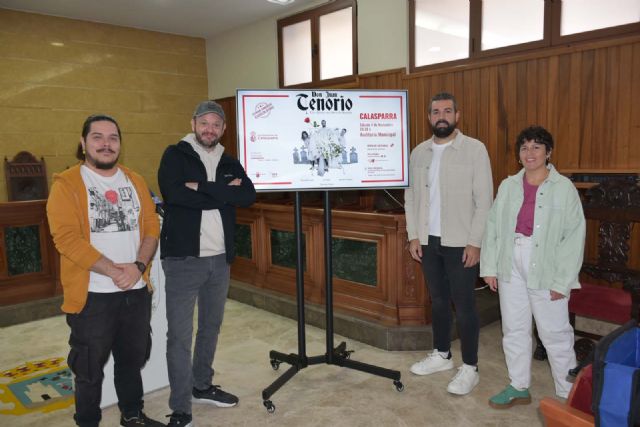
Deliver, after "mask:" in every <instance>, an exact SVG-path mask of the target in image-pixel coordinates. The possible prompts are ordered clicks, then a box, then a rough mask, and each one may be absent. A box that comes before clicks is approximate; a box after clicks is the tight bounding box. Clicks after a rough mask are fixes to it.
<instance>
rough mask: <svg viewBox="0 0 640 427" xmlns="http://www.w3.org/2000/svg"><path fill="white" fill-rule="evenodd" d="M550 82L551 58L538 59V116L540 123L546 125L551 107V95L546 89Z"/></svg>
mask: <svg viewBox="0 0 640 427" xmlns="http://www.w3.org/2000/svg"><path fill="white" fill-rule="evenodd" d="M548 82H549V60H548V58H540V59H538V75H537V76H536V83H535V84H536V108H537V111H536V117H537V120H538V124H540V125H541V126H546V120H547V109H548V108H549V97H548V95H549V94H548V92H547V90H546V88H547V85H548Z"/></svg>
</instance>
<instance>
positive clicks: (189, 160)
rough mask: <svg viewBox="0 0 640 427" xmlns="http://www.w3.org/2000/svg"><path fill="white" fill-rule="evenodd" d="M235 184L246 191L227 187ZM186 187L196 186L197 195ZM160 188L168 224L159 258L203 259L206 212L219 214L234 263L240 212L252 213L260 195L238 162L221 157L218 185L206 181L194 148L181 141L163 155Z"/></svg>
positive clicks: (227, 249) (228, 252) (161, 240)
mask: <svg viewBox="0 0 640 427" xmlns="http://www.w3.org/2000/svg"><path fill="white" fill-rule="evenodd" d="M236 178H240V179H241V180H242V185H240V186H233V185H228V183H229V182H231V181H233V180H234V179H236ZM186 182H197V183H198V191H193V190H191V189H189V188H187V187H186V186H185V185H184V184H185V183H186ZM158 184H159V186H160V192H161V193H162V198H163V199H164V212H165V213H164V220H163V222H162V231H161V233H160V242H161V244H160V257H161V258H165V257H186V256H195V257H197V256H199V255H200V222H201V220H202V211H203V210H208V209H218V210H220V217H221V218H222V228H223V230H224V246H225V251H226V257H227V262H228V263H231V262H232V261H233V258H234V257H235V241H234V239H235V225H236V207H249V206H251V204H253V202H255V200H256V190H255V188H254V187H253V183H252V182H251V180H250V179H249V177H248V176H247V174H246V173H245V171H244V169H243V168H242V165H241V164H240V162H238V161H237V160H236V159H234V158H233V157H231V156H228V155H226V154H224V153H223V154H222V157H221V158H220V163H219V164H218V167H217V169H216V180H215V182H212V181H207V171H206V169H205V168H204V164H203V163H202V161H201V160H200V157H199V156H198V154H197V153H196V152H195V150H194V149H193V147H192V146H191V144H189V143H188V142H186V141H180V142H179V143H178V144H176V145H170V146H169V147H167V149H166V150H165V152H164V154H163V155H162V160H161V161H160V168H159V169H158Z"/></svg>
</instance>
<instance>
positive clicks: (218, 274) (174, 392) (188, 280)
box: [162, 254, 230, 414]
mask: <svg viewBox="0 0 640 427" xmlns="http://www.w3.org/2000/svg"><path fill="white" fill-rule="evenodd" d="M162 268H163V270H164V274H165V278H166V282H165V290H166V293H167V296H166V298H167V324H168V331H167V368H168V370H169V385H170V387H171V393H170V395H169V408H171V410H172V411H173V412H184V413H187V414H190V413H191V396H192V388H193V387H196V388H198V389H201V390H204V389H207V388H208V387H209V386H210V385H211V380H212V378H213V374H214V370H213V367H212V364H213V356H214V354H215V352H216V345H217V343H218V333H219V332H220V325H222V318H223V315H224V304H225V302H226V301H227V292H228V291H229V272H230V268H229V264H227V260H226V255H225V254H221V255H216V256H210V257H203V258H197V257H184V258H182V257H180V258H176V257H166V258H164V259H163V260H162ZM196 300H197V301H198V332H197V334H196V344H195V347H194V350H193V363H192V357H191V343H192V341H193V311H194V307H195V303H196Z"/></svg>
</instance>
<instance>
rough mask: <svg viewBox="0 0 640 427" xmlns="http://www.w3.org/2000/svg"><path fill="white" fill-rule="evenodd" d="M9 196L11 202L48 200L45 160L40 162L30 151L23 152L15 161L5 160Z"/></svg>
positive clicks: (16, 156) (42, 159) (17, 155)
mask: <svg viewBox="0 0 640 427" xmlns="http://www.w3.org/2000/svg"><path fill="white" fill-rule="evenodd" d="M4 173H5V177H6V182H7V195H8V200H9V201H10V202H17V201H24V200H41V199H46V198H47V197H48V194H49V190H48V186H47V168H46V166H45V164H44V158H41V159H40V161H38V159H36V158H35V156H34V155H33V154H31V153H29V152H28V151H21V152H19V153H18V154H16V155H15V157H14V158H13V160H11V161H9V160H8V159H7V158H6V157H5V158H4Z"/></svg>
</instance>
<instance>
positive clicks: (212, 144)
mask: <svg viewBox="0 0 640 427" xmlns="http://www.w3.org/2000/svg"><path fill="white" fill-rule="evenodd" d="M194 133H195V135H196V141H197V142H198V144H199V145H200V146H201V147H204V148H209V149H210V148H213V147H215V146H216V145H218V143H219V142H220V138H214V139H213V140H212V141H211V142H207V141H205V140H204V139H203V138H202V134H199V133H198V132H194Z"/></svg>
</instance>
